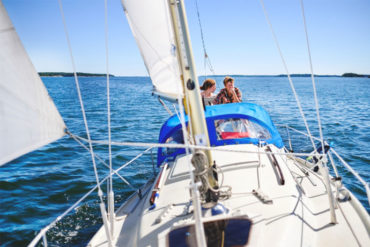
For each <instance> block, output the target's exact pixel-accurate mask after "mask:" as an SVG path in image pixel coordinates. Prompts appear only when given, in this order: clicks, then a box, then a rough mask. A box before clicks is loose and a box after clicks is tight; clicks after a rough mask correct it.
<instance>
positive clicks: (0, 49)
mask: <svg viewBox="0 0 370 247" xmlns="http://www.w3.org/2000/svg"><path fill="white" fill-rule="evenodd" d="M64 129H65V124H64V122H63V119H62V118H61V116H60V114H59V112H58V110H57V109H56V107H55V105H54V103H53V101H52V99H51V98H50V96H49V95H48V93H47V90H46V88H45V86H44V84H43V83H42V81H41V79H40V77H39V75H38V74H37V72H36V70H35V68H34V67H33V65H32V63H31V61H30V59H29V57H28V56H27V53H26V51H25V49H24V47H23V46H22V43H21V41H20V39H19V37H18V35H17V33H16V31H15V29H14V27H13V24H12V22H11V21H10V19H9V17H8V14H7V12H6V10H5V8H4V6H3V4H2V2H1V0H0V166H1V165H3V164H5V163H7V162H9V161H11V160H13V159H15V158H17V157H19V156H21V155H23V154H25V153H28V152H31V151H33V150H35V149H37V148H39V147H41V146H43V145H46V144H48V143H50V142H53V141H55V140H57V139H59V138H60V137H62V136H63V135H65V133H64Z"/></svg>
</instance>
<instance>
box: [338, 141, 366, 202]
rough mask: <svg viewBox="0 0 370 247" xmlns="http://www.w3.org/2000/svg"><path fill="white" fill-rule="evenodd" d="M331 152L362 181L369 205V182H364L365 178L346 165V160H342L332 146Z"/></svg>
mask: <svg viewBox="0 0 370 247" xmlns="http://www.w3.org/2000/svg"><path fill="white" fill-rule="evenodd" d="M331 152H333V154H335V156H337V158H338V159H339V160H340V161H341V162H342V163H343V165H344V166H345V167H346V168H347V169H348V170H349V171H350V172H351V173H352V174H353V175H354V176H355V177H356V178H357V179H358V180H359V181H360V182H361V183H362V185H363V186H364V187H365V189H366V194H367V200H368V203H369V205H370V189H369V183H366V182H365V180H363V179H362V178H361V177H360V175H358V173H357V172H356V171H355V170H353V168H352V167H351V166H350V165H348V163H347V162H346V161H344V160H343V158H342V157H341V156H340V155H339V154H338V153H337V152H336V151H335V150H334V148H331Z"/></svg>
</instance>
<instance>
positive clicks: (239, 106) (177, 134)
mask: <svg viewBox="0 0 370 247" xmlns="http://www.w3.org/2000/svg"><path fill="white" fill-rule="evenodd" d="M205 117H206V123H207V128H208V135H209V140H210V143H211V146H224V145H235V144H248V143H252V144H256V145H257V144H258V143H261V144H262V145H264V144H274V145H275V146H276V147H278V148H282V147H283V146H284V144H283V140H282V139H281V136H280V134H279V132H278V131H277V129H276V127H275V125H274V124H273V122H272V121H271V118H270V116H269V115H268V113H267V112H266V111H265V110H264V109H263V108H262V107H261V106H259V105H256V104H252V103H232V104H221V105H213V106H206V110H205ZM185 121H186V124H188V117H187V116H185ZM159 143H184V140H183V134H182V129H181V124H180V120H179V118H178V116H177V115H173V116H171V117H170V118H169V119H168V120H167V121H166V122H165V123H164V124H163V126H162V128H161V131H160V134H159ZM184 152H185V150H184V149H182V148H158V156H157V165H158V166H159V165H161V164H162V163H163V162H164V161H165V160H167V161H171V160H174V159H175V158H176V156H177V155H179V154H181V153H184Z"/></svg>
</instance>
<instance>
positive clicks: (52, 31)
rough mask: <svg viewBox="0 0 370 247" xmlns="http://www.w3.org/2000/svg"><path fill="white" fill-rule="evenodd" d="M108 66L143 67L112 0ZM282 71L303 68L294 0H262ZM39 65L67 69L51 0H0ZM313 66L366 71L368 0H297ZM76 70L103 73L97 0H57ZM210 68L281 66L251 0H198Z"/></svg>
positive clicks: (199, 53)
mask: <svg viewBox="0 0 370 247" xmlns="http://www.w3.org/2000/svg"><path fill="white" fill-rule="evenodd" d="M108 2H109V3H108V5H109V10H108V11H109V58H110V73H112V74H114V75H132V76H140V75H144V76H146V75H147V72H146V69H145V66H144V63H143V61H142V59H141V56H140V53H139V50H138V48H137V47H136V43H135V41H134V38H133V37H132V35H131V31H130V30H129V27H128V24H127V20H126V18H125V16H124V13H123V9H122V6H121V2H120V0H109V1H108ZM264 2H265V6H266V9H267V11H268V13H269V16H270V20H271V22H272V25H273V27H274V29H275V33H276V35H277V37H278V40H279V42H280V46H281V49H282V52H283V55H284V57H285V60H286V62H287V65H288V69H289V72H290V73H309V63H308V55H307V48H306V39H305V34H304V28H303V21H302V15H301V9H300V0H280V1H277V0H265V1H264ZM3 4H4V6H5V8H6V9H7V11H8V14H9V16H10V18H11V19H12V21H13V24H14V26H15V28H16V30H17V32H18V34H19V36H20V38H21V40H22V42H23V44H24V46H25V48H26V50H27V51H28V54H29V55H30V57H31V60H32V61H33V63H34V65H35V67H36V69H37V70H38V71H40V72H44V71H45V72H47V71H49V72H51V71H63V72H70V71H72V66H71V62H70V58H69V52H68V47H67V43H66V39H65V35H64V30H63V25H62V19H61V16H60V12H59V5H58V1H57V0H32V1H30V0H3ZM185 4H186V7H187V14H188V21H189V28H190V35H191V38H192V45H193V52H194V57H195V62H196V65H197V72H198V74H200V75H202V74H205V73H207V74H209V73H210V72H209V71H208V70H207V71H205V70H204V66H203V64H204V60H203V50H202V44H201V37H200V30H199V24H198V19H197V15H196V9H195V0H185ZM304 4H305V13H306V20H307V26H308V32H309V39H310V46H311V52H312V59H313V68H314V72H315V73H316V74H342V73H345V72H355V73H360V74H370V14H369V13H370V1H369V0H305V1H304ZM63 5H64V12H65V16H66V19H67V25H68V29H69V35H70V39H71V43H72V49H73V53H74V57H75V62H76V67H77V71H80V72H91V73H105V72H106V65H105V43H104V42H105V38H104V0H64V1H63ZM198 5H199V11H200V17H201V22H202V26H203V31H204V36H205V43H206V48H207V52H208V55H209V57H210V59H211V62H212V65H213V67H214V69H215V72H216V74H246V75H274V74H283V73H285V71H284V68H283V65H282V63H281V59H280V56H279V53H278V51H277V49H276V46H275V44H274V41H273V38H272V35H271V32H270V30H269V27H268V25H267V23H266V20H265V17H264V14H263V10H262V8H261V5H260V2H259V0H227V1H226V0H198Z"/></svg>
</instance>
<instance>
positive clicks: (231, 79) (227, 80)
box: [224, 76, 234, 86]
mask: <svg viewBox="0 0 370 247" xmlns="http://www.w3.org/2000/svg"><path fill="white" fill-rule="evenodd" d="M229 81H231V82H232V83H234V78H232V77H230V76H225V79H224V85H225V86H226V83H228V82H229Z"/></svg>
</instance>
